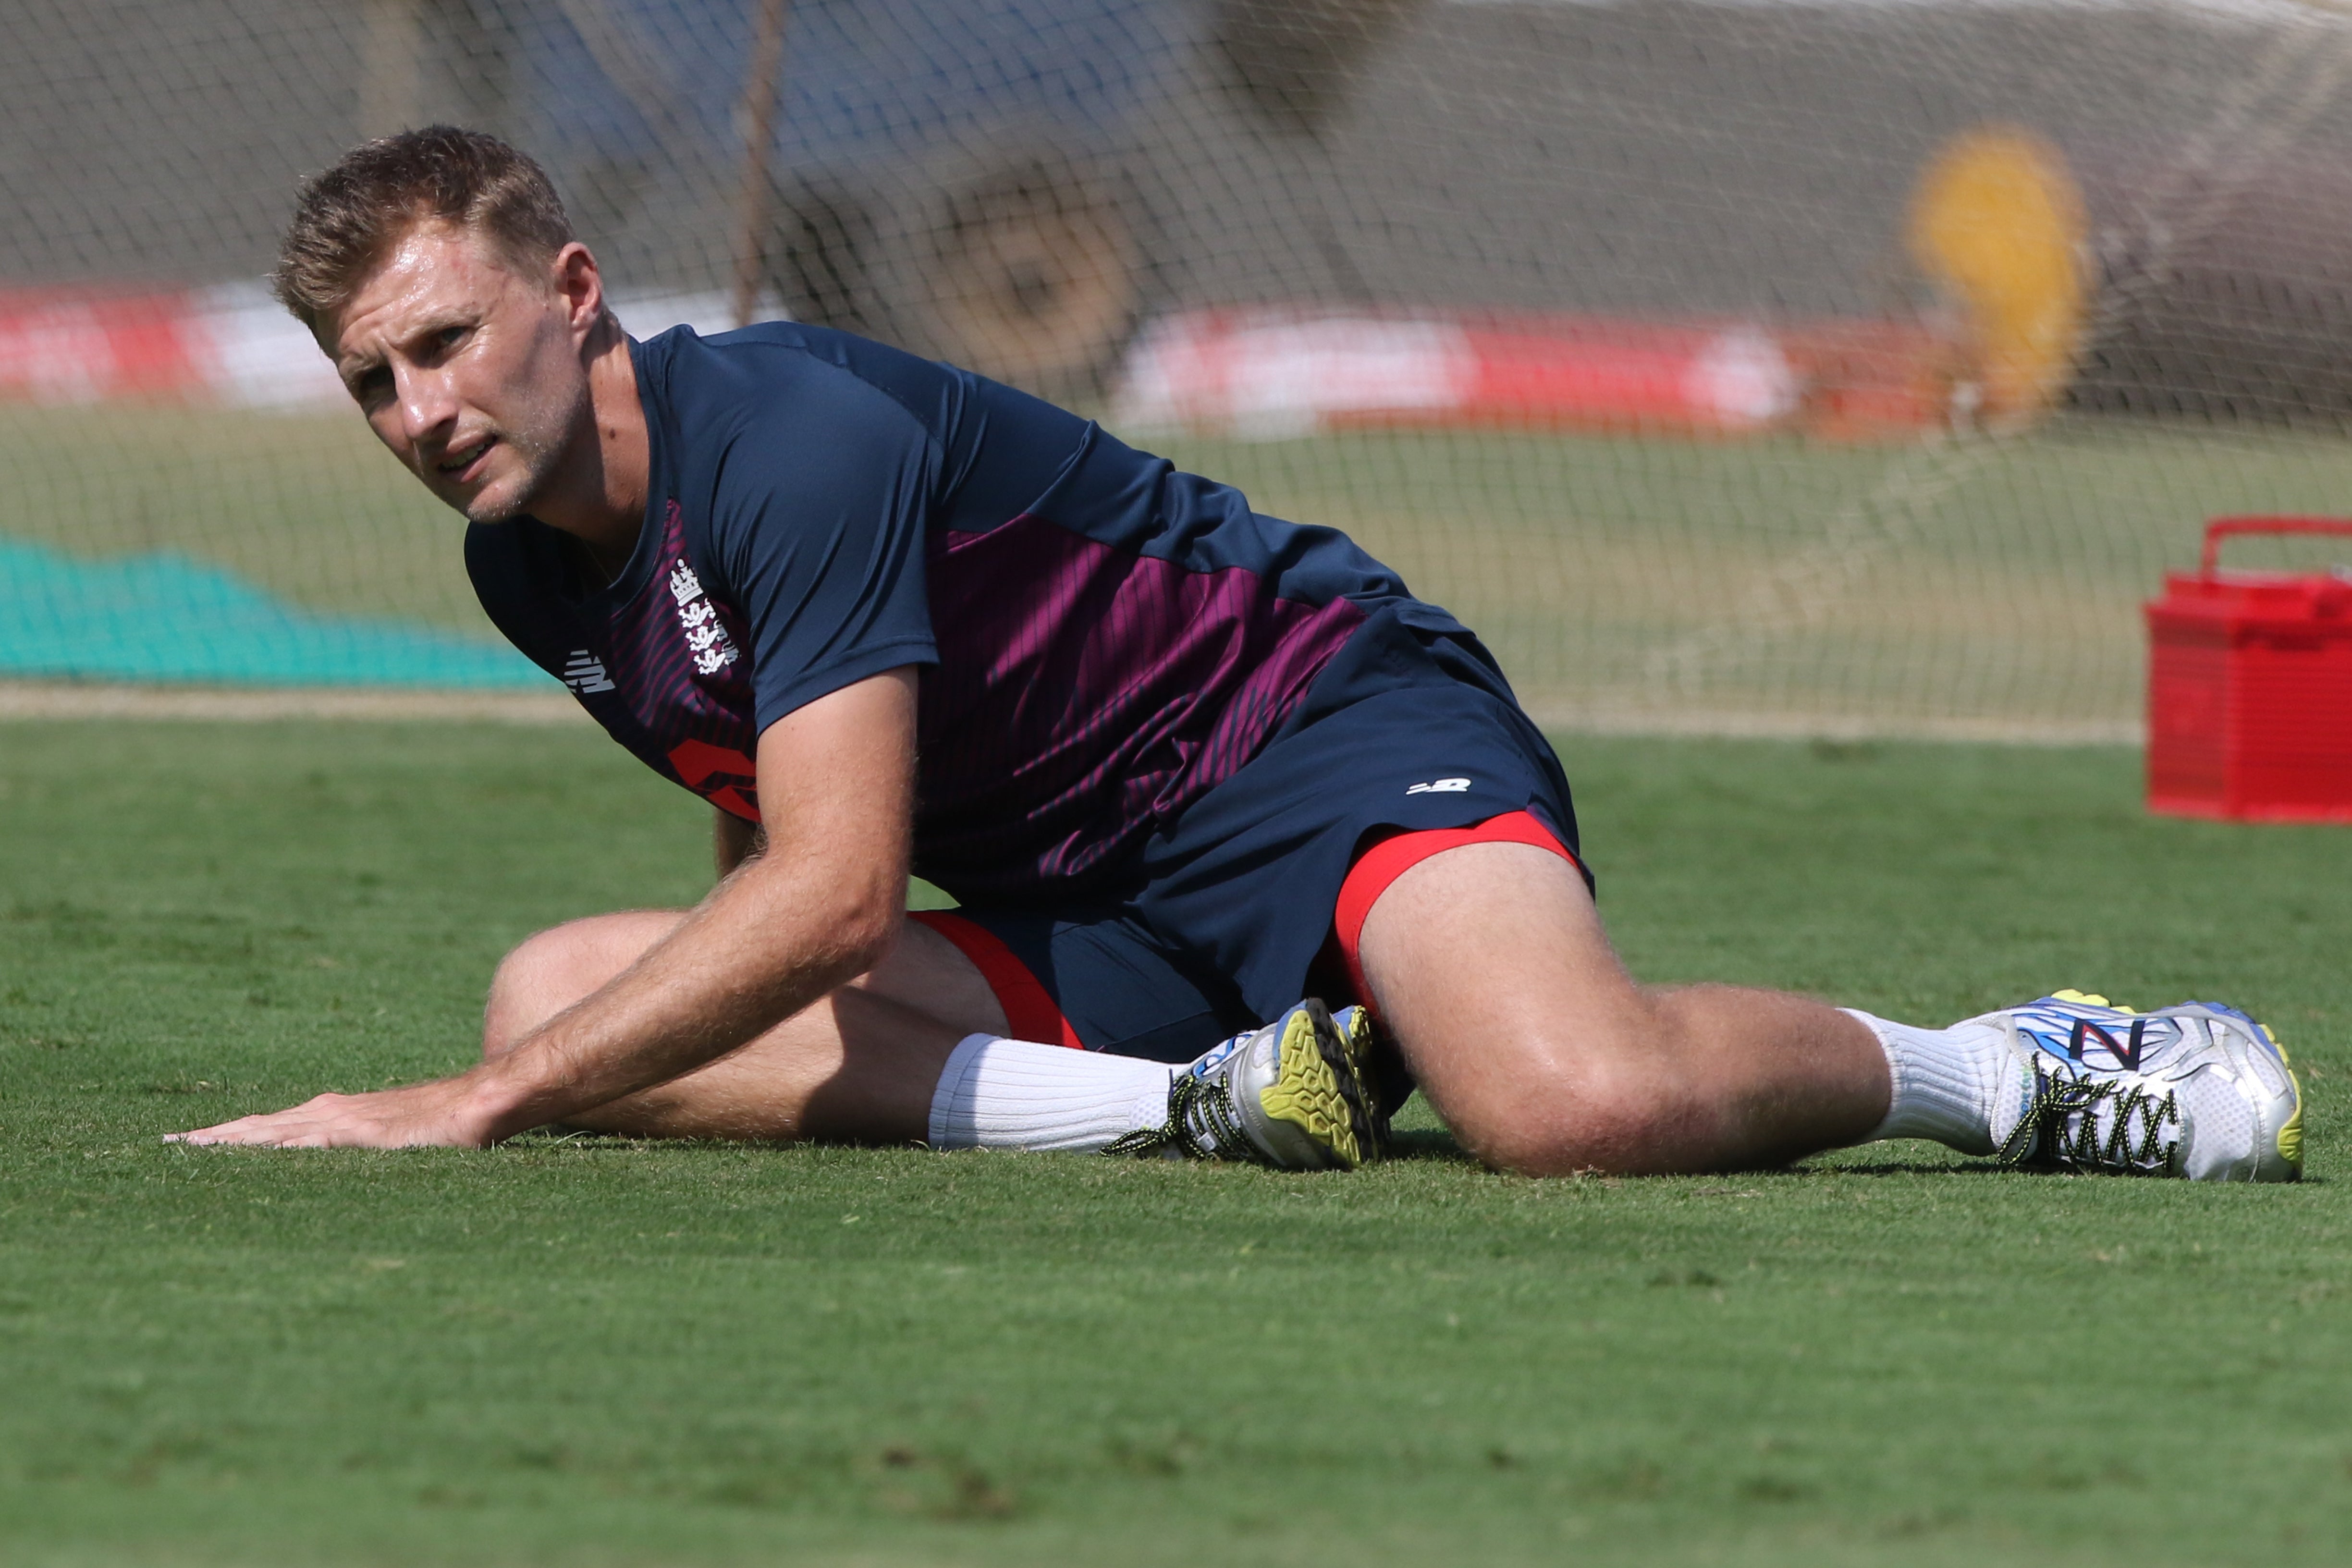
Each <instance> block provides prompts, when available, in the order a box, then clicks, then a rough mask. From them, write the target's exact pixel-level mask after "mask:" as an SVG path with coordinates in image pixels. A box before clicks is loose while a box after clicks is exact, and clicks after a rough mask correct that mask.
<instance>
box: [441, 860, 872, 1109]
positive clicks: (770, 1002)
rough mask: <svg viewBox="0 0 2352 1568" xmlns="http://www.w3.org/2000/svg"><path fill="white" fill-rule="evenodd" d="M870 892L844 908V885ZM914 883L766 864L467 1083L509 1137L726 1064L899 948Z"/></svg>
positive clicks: (727, 885)
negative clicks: (730, 1055) (887, 892)
mask: <svg viewBox="0 0 2352 1568" xmlns="http://www.w3.org/2000/svg"><path fill="white" fill-rule="evenodd" d="M869 880H870V882H871V884H872V889H871V890H868V891H867V892H866V893H865V894H864V895H863V896H861V897H858V898H856V899H855V900H852V899H847V898H845V897H844V895H843V888H844V884H845V881H847V882H850V883H853V884H860V885H863V884H866V883H867V882H869ZM892 885H903V875H901V876H899V877H898V878H897V879H895V881H894V879H887V878H873V879H866V878H848V879H845V878H844V877H843V876H842V875H841V872H840V868H837V867H824V866H822V865H820V864H818V863H815V862H813V861H810V860H807V859H803V858H792V859H789V860H783V861H772V860H766V859H761V860H756V861H753V862H751V863H750V864H749V866H748V867H747V868H746V869H745V870H743V871H742V872H740V874H738V875H736V876H734V877H731V878H730V879H728V880H727V881H725V882H723V883H722V884H721V885H720V886H719V889H717V890H716V891H714V892H713V893H712V894H711V895H710V897H709V898H708V899H706V900H704V901H703V903H702V905H701V906H700V907H699V908H698V909H697V910H695V912H694V913H693V914H691V915H689V916H688V918H687V919H686V920H685V921H682V922H681V923H680V924H679V925H678V927H677V929H676V930H675V931H672V932H671V934H670V935H669V936H668V937H667V938H666V939H665V940H664V941H662V942H660V943H658V944H656V946H655V947H654V948H652V949H651V950H650V951H648V952H646V955H645V956H644V957H643V958H641V959H640V960H638V962H637V963H635V965H633V966H631V967H630V968H629V969H628V970H626V971H625V972H624V973H621V974H620V975H619V976H617V977H615V978H614V980H613V981H612V983H611V984H607V985H606V986H604V988H603V989H602V990H600V991H598V992H596V993H595V994H593V995H591V996H589V997H587V998H586V999H584V1000H583V1001H582V1002H580V1003H579V1004H577V1005H574V1006H572V1007H571V1008H570V1009H568V1010H566V1011H565V1012H563V1013H561V1014H559V1015H557V1016H555V1017H554V1018H552V1019H551V1020H549V1021H548V1022H547V1023H546V1024H545V1025H543V1026H541V1027H540V1028H539V1029H538V1030H537V1031H536V1032H534V1033H533V1034H532V1035H531V1036H530V1037H527V1038H526V1039H525V1040H523V1041H522V1042H521V1043H520V1045H519V1046H517V1047H515V1049H514V1050H512V1051H511V1052H509V1053H508V1054H507V1055H505V1056H503V1057H500V1058H498V1059H497V1060H495V1061H492V1062H486V1063H484V1064H483V1065H482V1066H481V1067H479V1068H476V1069H474V1071H473V1072H471V1073H469V1074H467V1077H468V1078H469V1079H473V1080H474V1081H473V1082H472V1083H471V1084H470V1085H469V1086H468V1098H469V1099H470V1100H474V1101H475V1102H476V1103H477V1104H478V1106H479V1107H480V1108H481V1111H482V1114H483V1115H484V1116H485V1117H486V1118H487V1119H488V1121H489V1123H490V1128H491V1131H490V1136H491V1137H493V1138H499V1137H505V1136H508V1135H509V1134H511V1133H514V1132H518V1131H523V1130H525V1129H527V1128H531V1127H538V1126H543V1125H545V1124H546V1123H548V1122H551V1121H562V1120H564V1119H565V1118H566V1117H568V1116H570V1115H572V1114H573V1113H575V1112H578V1111H581V1110H587V1109H588V1108H590V1107H593V1106H597V1105H603V1104H604V1103H606V1102H608V1101H610V1100H617V1099H620V1098H621V1097H623V1096H625V1095H628V1094H632V1093H635V1091H636V1090H638V1089H645V1088H646V1087H648V1086H650V1085H653V1084H656V1083H661V1082H664V1081H666V1080H667V1079H672V1078H676V1077H677V1076H679V1075H680V1074H682V1073H686V1072H689V1071H691V1070H693V1069H694V1068H698V1067H700V1066H701V1065H702V1064H704V1063H705V1062H709V1061H710V1060H713V1059H715V1058H718V1057H720V1056H723V1055H725V1054H726V1053H727V1052H729V1051H730V1050H733V1049H734V1048H735V1047H738V1046H740V1045H741V1044H743V1043H744V1042H745V1041H747V1040H750V1039H751V1038H753V1037H755V1036H758V1035H760V1034H761V1033H763V1032H765V1031H766V1030H767V1029H769V1028H771V1027H772V1026H775V1025H776V1024H778V1023H781V1022H782V1020H783V1019H785V1018H787V1017H790V1016H792V1015H793V1014H794V1013H797V1012H799V1011H800V1010H801V1009H802V1008H803V1007H806V1006H808V1005H811V1004H812V1003H814V1002H815V1001H817V1000H818V999H820V998H821V997H823V996H824V995H825V994H827V993H828V992H830V991H832V990H833V989H834V988H835V987H836V986H838V985H840V984H843V983H844V982H845V981H848V980H850V979H852V978H854V977H855V976H856V975H858V974H860V973H864V972H865V971H866V970H867V969H869V968H871V967H872V966H873V965H874V963H877V962H878V960H879V958H880V956H881V954H882V953H883V952H887V949H888V946H889V944H890V942H892V941H893V940H895V938H896V935H897V928H898V921H899V919H900V918H901V917H900V909H899V905H900V902H901V901H902V900H895V899H887V898H885V897H884V896H883V895H882V894H881V893H880V892H879V891H878V889H880V888H881V887H886V886H892Z"/></svg>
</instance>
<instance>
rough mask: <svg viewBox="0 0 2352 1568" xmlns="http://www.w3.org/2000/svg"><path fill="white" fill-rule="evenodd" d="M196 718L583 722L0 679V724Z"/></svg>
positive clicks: (500, 699) (371, 694) (535, 696)
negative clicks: (59, 720) (28, 721)
mask: <svg viewBox="0 0 2352 1568" xmlns="http://www.w3.org/2000/svg"><path fill="white" fill-rule="evenodd" d="M10 719H110V720H117V721H123V720H149V719H195V720H211V721H218V720H227V721H240V722H248V723H258V722H267V721H273V720H286V719H357V720H394V721H415V720H432V721H449V720H470V721H476V722H484V723H497V724H584V723H587V722H589V719H588V715H587V713H586V712H585V711H583V710H582V708H581V706H580V704H579V703H577V702H575V701H573V700H572V698H571V696H570V695H569V694H568V693H565V692H560V691H559V692H539V691H372V690H369V689H366V688H364V687H330V686H320V687H294V688H267V689H256V688H238V687H220V686H117V685H113V684H110V683H103V684H102V683H100V682H97V681H38V680H32V681H0V721H5V720H10Z"/></svg>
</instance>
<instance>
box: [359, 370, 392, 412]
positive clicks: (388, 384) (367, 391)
mask: <svg viewBox="0 0 2352 1568" xmlns="http://www.w3.org/2000/svg"><path fill="white" fill-rule="evenodd" d="M391 392H392V372H391V371H390V370H389V369H387V368H385V367H384V366H383V365H378V366H376V367H375V368H374V369H373V370H363V371H362V372H360V374H358V375H356V376H354V377H352V396H353V397H356V398H358V399H359V400H360V402H361V403H362V405H366V404H372V403H376V402H379V401H381V400H382V399H383V398H384V397H386V396H388V395H391Z"/></svg>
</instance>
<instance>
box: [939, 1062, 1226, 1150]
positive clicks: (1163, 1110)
mask: <svg viewBox="0 0 2352 1568" xmlns="http://www.w3.org/2000/svg"><path fill="white" fill-rule="evenodd" d="M1178 1070H1179V1069H1177V1068H1171V1067H1170V1066H1169V1065H1168V1064H1167V1063H1165V1062H1151V1061H1143V1060H1141V1059H1139V1058H1135V1057H1114V1056H1106V1055H1105V1054H1104V1053H1102V1052H1100V1051H1074V1050H1072V1049H1070V1047H1067V1046H1041V1045H1035V1044H1033V1043H1032V1042H1030V1041H1028V1040H1008V1039H1003V1038H1002V1037H998V1036H995V1035H966V1036H965V1037H963V1039H962V1040H961V1042H959V1043H958V1044H957V1046H956V1048H955V1051H954V1053H953V1054H952V1055H950V1057H949V1058H948V1065H947V1066H946V1067H945V1068H942V1069H941V1070H940V1082H939V1087H938V1088H937V1089H933V1090H932V1091H931V1131H930V1145H931V1147H932V1148H934V1149H1035V1150H1045V1149H1062V1150H1073V1151H1076V1152H1081V1153H1092V1152H1096V1151H1097V1150H1099V1149H1101V1148H1103V1147H1104V1145H1106V1144H1108V1143H1110V1142H1113V1141H1114V1140H1116V1139H1118V1138H1123V1137H1125V1136H1126V1135H1127V1134H1128V1133H1129V1132H1135V1131H1144V1130H1149V1129H1152V1128H1157V1127H1160V1126H1162V1125H1164V1124H1165V1123H1166V1121H1167V1120H1168V1086H1169V1084H1170V1083H1171V1081H1172V1080H1173V1079H1174V1076H1175V1074H1176V1072H1177V1071H1178Z"/></svg>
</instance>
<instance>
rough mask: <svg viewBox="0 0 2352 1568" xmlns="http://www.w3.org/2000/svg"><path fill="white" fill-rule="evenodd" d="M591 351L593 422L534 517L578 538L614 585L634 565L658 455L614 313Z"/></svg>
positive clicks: (536, 507)
mask: <svg viewBox="0 0 2352 1568" xmlns="http://www.w3.org/2000/svg"><path fill="white" fill-rule="evenodd" d="M590 352H591V353H592V355H593V357H592V358H591V359H590V360H589V362H588V426H587V427H586V428H584V429H583V430H582V431H581V432H580V434H579V436H578V437H577V438H576V446H577V448H578V449H577V450H576V451H575V452H573V453H572V454H570V455H569V456H568V460H567V461H566V462H565V463H564V464H563V468H562V472H563V473H564V476H565V479H566V482H565V483H563V484H562V486H561V487H560V488H559V489H557V491H556V492H555V493H551V494H549V495H544V496H541V497H540V498H539V500H537V501H536V502H534V503H533V505H532V507H531V515H532V516H534V517H536V518H538V519H539V521H541V522H543V523H545V524H547V525H548V526H549V527H550V528H555V529H561V530H562V531H564V532H565V533H568V534H571V535H572V537H574V538H575V539H577V540H579V541H580V542H581V544H582V546H583V548H584V549H585V550H586V552H587V553H588V557H589V559H590V560H592V561H593V562H594V563H595V564H596V567H597V569H598V570H599V571H600V572H602V573H603V574H604V577H605V580H606V581H608V582H609V581H611V580H612V579H613V578H615V577H617V576H619V575H620V574H621V570H622V568H623V567H625V566H626V565H627V564H628V562H629V556H630V555H631V554H632V553H633V552H635V549H636V546H637V533H638V531H639V530H640V529H642V528H643V527H644V526H645V520H646V489H647V488H648V487H649V486H650V485H651V484H652V482H653V480H652V477H651V476H652V457H651V447H650V443H649V440H648V437H647V436H646V411H645V405H644V404H643V403H641V402H640V401H639V400H638V398H637V372H636V366H635V363H634V362H633V361H632V360H631V359H630V356H629V340H628V337H627V335H626V334H625V333H624V332H623V331H621V329H620V325H619V323H618V322H616V321H613V319H612V318H611V317H610V316H607V317H606V318H605V319H604V326H603V327H601V328H600V329H599V330H598V332H597V336H596V338H595V339H594V340H593V342H592V344H591V351H590Z"/></svg>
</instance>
